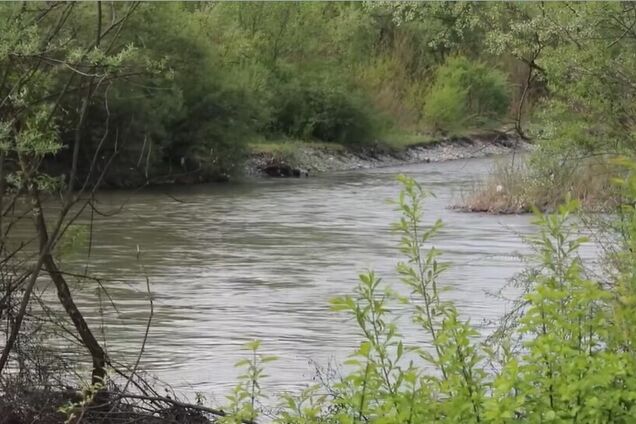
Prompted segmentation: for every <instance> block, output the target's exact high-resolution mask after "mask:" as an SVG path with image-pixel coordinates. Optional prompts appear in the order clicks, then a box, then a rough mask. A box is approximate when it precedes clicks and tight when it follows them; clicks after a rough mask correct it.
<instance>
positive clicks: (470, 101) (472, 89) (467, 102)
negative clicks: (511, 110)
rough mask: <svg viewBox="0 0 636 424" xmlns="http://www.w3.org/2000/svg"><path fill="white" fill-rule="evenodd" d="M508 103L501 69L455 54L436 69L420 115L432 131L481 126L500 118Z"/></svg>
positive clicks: (507, 89) (507, 92)
mask: <svg viewBox="0 0 636 424" xmlns="http://www.w3.org/2000/svg"><path fill="white" fill-rule="evenodd" d="M509 105H510V92H509V86H508V83H507V80H506V77H505V74H504V73H503V72H501V71H498V70H496V69H492V68H489V67H487V65H485V64H483V63H480V62H471V61H469V60H468V59H466V58H463V57H455V58H453V59H450V60H448V61H447V62H446V63H445V64H444V65H442V66H441V67H440V68H439V69H438V70H437V72H436V75H435V82H434V83H433V86H432V87H431V89H430V91H429V93H428V96H427V98H426V103H425V105H424V117H425V119H426V121H427V123H428V124H429V125H431V126H432V127H433V128H434V129H436V130H445V131H451V130H456V129H461V128H466V127H480V128H482V127H487V126H491V125H495V124H496V123H498V122H499V121H501V119H502V118H503V117H504V116H505V114H506V111H507V110H508V107H509Z"/></svg>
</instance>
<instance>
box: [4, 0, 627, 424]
mask: <svg viewBox="0 0 636 424" xmlns="http://www.w3.org/2000/svg"><path fill="white" fill-rule="evenodd" d="M0 21H1V22H2V32H1V33H0V258H1V259H0V293H1V295H2V297H1V299H0V317H1V318H2V320H3V323H4V325H3V329H4V330H3V331H4V336H5V337H4V344H3V346H2V352H1V354H0V376H1V379H0V383H1V385H0V391H1V395H2V396H1V399H0V400H1V403H0V417H1V418H0V419H2V420H4V421H5V422H6V423H12V424H13V423H20V424H21V423H25V422H29V423H30V422H44V423H46V422H63V421H67V422H70V423H79V422H112V423H116V422H132V421H137V422H140V421H141V422H144V421H145V422H175V421H176V422H205V421H204V420H212V421H219V422H254V421H258V420H261V419H263V418H265V419H273V420H277V421H280V422H298V423H311V422H342V423H354V422H355V423H357V422H377V423H382V422H387V423H389V422H390V423H393V422H395V423H401V422H404V423H419V422H449V423H450V422H453V423H454V422H457V423H460V422H462V423H463V422H493V423H494V422H497V423H502V422H528V423H535V422H537V423H539V422H568V423H569V422H582V423H599V422H608V423H622V422H624V423H630V422H633V417H634V416H635V415H636V410H635V406H634V405H635V402H636V380H635V378H634V372H635V370H636V363H635V356H634V343H635V342H636V339H635V335H634V328H636V325H635V324H636V322H635V321H636V308H635V307H634V306H635V305H634V302H636V300H635V299H636V293H634V290H635V288H636V277H635V275H634V270H636V267H635V266H634V265H635V262H634V261H635V258H634V253H633V252H634V248H636V246H635V241H634V240H636V212H635V211H634V202H635V201H636V177H635V176H634V172H635V168H634V165H632V163H633V162H632V160H633V156H634V155H633V153H634V152H633V148H634V145H635V143H634V141H636V140H635V139H634V137H635V135H636V132H635V131H634V126H635V120H634V119H635V118H634V117H635V116H636V114H635V113H634V112H636V111H635V110H634V107H635V105H636V102H634V93H635V90H636V82H635V81H636V74H635V72H636V66H635V65H636V63H635V62H636V55H634V52H635V51H636V49H635V48H634V47H635V46H634V42H635V40H636V32H635V28H636V4H634V3H556V2H555V3H496V4H495V3H492V4H490V3H410V2H395V3H393V2H391V3H276V4H265V3H201V2H197V3H158V4H155V3H139V2H129V3H123V2H122V3H118V2H112V3H105V2H96V3H89V2H86V3H63V2H59V3H57V2H56V3H51V2H47V3H35V2H33V3H29V2H23V3H3V4H1V5H0ZM502 128H503V129H504V130H511V131H514V132H516V133H517V134H518V135H519V136H520V137H522V138H531V139H533V141H534V142H535V143H536V144H537V148H536V150H535V152H533V153H532V154H531V157H530V159H529V161H528V162H527V163H526V165H524V166H525V167H526V168H525V169H526V170H525V171H523V172H520V171H519V170H518V169H517V168H516V167H513V166H508V167H504V168H502V169H503V171H502V172H501V173H499V174H494V175H493V177H492V182H491V183H488V184H486V185H485V186H484V187H485V191H481V192H479V191H478V192H476V193H475V196H474V197H473V198H471V199H469V200H468V204H467V207H468V208H470V209H475V210H491V211H498V210H504V209H505V210H512V211H525V210H528V209H531V208H532V207H537V208H542V209H553V210H554V213H553V214H548V215H541V214H539V213H537V220H538V224H539V233H538V235H537V237H536V238H535V239H533V240H532V243H533V246H535V248H536V253H537V257H536V265H537V266H536V267H534V268H532V269H531V270H529V272H528V273H527V281H526V285H525V286H524V295H523V296H522V298H521V299H520V300H519V303H518V305H517V308H516V309H515V310H514V313H513V314H511V315H510V316H508V317H506V318H507V319H506V321H505V324H506V325H503V326H502V328H501V331H499V332H497V333H496V334H495V335H493V336H492V337H493V338H492V339H491V340H490V342H489V343H488V344H484V343H481V342H480V336H485V335H480V334H479V332H478V330H477V329H476V328H475V327H473V326H472V325H471V324H470V323H469V322H467V321H464V320H463V319H462V318H461V314H460V312H461V311H458V310H457V309H456V308H455V307H454V305H453V304H452V303H450V302H447V301H446V300H445V299H444V294H443V292H441V291H440V290H439V287H438V279H439V277H440V275H441V273H442V272H443V271H444V269H445V266H444V265H443V263H441V262H439V252H438V251H436V250H435V249H428V250H427V248H428V246H429V244H430V242H431V241H432V240H433V236H434V234H435V232H436V231H437V230H438V229H439V228H440V225H441V224H436V225H434V226H433V227H432V228H422V227H421V223H420V219H421V213H422V205H421V202H422V200H423V198H424V197H425V193H424V192H423V191H422V189H421V188H420V187H419V186H418V185H417V184H416V183H415V182H414V181H412V180H410V179H408V178H404V179H403V180H402V183H403V186H404V188H403V192H402V195H401V196H400V198H399V201H398V206H399V210H400V211H401V214H402V219H401V220H400V222H399V223H398V225H397V227H396V229H397V231H399V232H400V233H401V234H402V235H403V239H402V242H401V248H402V251H403V253H404V254H405V262H404V263H401V264H399V265H398V267H397V271H398V273H399V274H400V275H401V277H402V280H403V283H404V284H405V286H406V287H408V288H409V289H410V290H411V291H412V293H411V295H409V296H406V297H404V296H398V295H397V294H396V293H395V292H393V291H392V290H391V289H390V288H387V287H384V286H383V285H382V283H381V280H380V279H379V277H378V276H376V275H375V274H373V273H369V274H365V275H363V276H362V277H361V282H360V285H359V287H358V288H357V289H356V292H355V294H354V295H353V296H351V297H344V298H340V299H337V300H335V301H334V304H333V306H334V309H336V310H337V311H341V312H347V313H349V315H350V316H351V317H352V318H353V319H355V321H356V322H357V323H358V325H359V327H360V331H361V336H362V339H363V342H362V343H361V345H360V348H359V349H358V350H357V351H356V352H355V353H354V355H353V356H352V357H351V359H350V360H349V361H348V362H347V367H348V368H347V372H346V373H345V375H344V376H343V377H342V378H336V379H335V380H333V381H329V382H327V384H325V385H324V386H318V387H312V388H308V389H307V390H306V391H304V392H302V393H301V394H299V395H298V394H295V395H294V394H291V395H288V396H285V397H284V398H283V404H282V405H281V406H280V407H279V408H278V409H276V410H275V411H274V412H273V413H272V414H270V415H272V416H270V417H263V413H262V411H261V409H262V408H260V406H259V405H260V404H259V399H260V398H262V396H263V395H264V393H262V390H261V388H260V384H259V382H260V380H261V378H262V377H263V372H264V368H265V364H266V363H267V362H268V361H270V360H273V359H274V358H271V357H267V356H263V355H260V354H259V352H258V343H254V344H252V345H251V346H250V348H251V349H252V355H251V359H249V360H247V361H244V362H241V363H240V365H241V366H244V367H245V370H246V371H245V373H244V375H243V376H242V377H241V382H240V384H239V386H238V387H237V389H236V390H235V391H234V392H233V393H232V394H231V396H230V397H229V404H228V405H227V406H226V407H224V408H223V409H217V408H212V407H207V406H205V405H203V404H204V400H203V399H202V398H201V399H197V402H195V404H187V403H184V402H180V401H178V400H176V399H175V397H174V396H165V395H161V394H159V393H157V390H156V388H155V387H154V386H153V385H152V383H151V382H150V380H149V379H146V378H145V377H144V375H143V373H142V372H141V370H140V369H139V363H140V358H141V356H142V355H143V351H144V349H143V347H142V349H141V350H140V352H139V357H138V358H137V360H136V361H135V362H134V363H133V364H121V363H119V362H118V360H117V358H111V357H110V356H109V355H108V352H107V350H106V349H105V348H104V346H103V344H102V342H100V340H99V338H98V337H97V336H96V333H95V329H94V328H92V327H91V326H90V325H89V324H88V322H87V320H86V319H85V316H84V315H83V313H82V311H80V308H78V306H77V305H76V303H75V301H74V297H73V290H72V289H71V287H73V285H72V284H69V283H71V282H73V283H74V282H78V283H81V284H90V285H92V286H93V287H98V286H100V284H101V282H100V279H99V278H96V277H94V276H92V275H91V273H90V272H89V268H88V267H87V268H86V270H85V272H83V273H81V274H77V273H71V272H69V271H68V270H66V269H65V266H64V261H63V259H64V254H65V252H66V251H67V250H68V249H76V248H78V246H79V245H81V243H82V242H86V244H87V245H88V246H89V247H88V250H89V251H90V249H91V246H92V245H91V243H92V242H93V239H92V237H91V231H92V225H88V226H86V225H79V223H78V221H77V219H78V217H79V216H81V215H82V214H89V215H91V216H93V215H94V214H100V213H103V212H102V211H101V210H100V209H99V204H98V203H97V202H96V200H95V193H96V191H97V190H98V189H99V188H100V187H101V186H103V185H104V184H110V185H114V186H139V185H144V184H151V183H154V182H165V181H183V182H196V181H205V180H211V179H226V178H227V176H228V175H231V174H232V173H233V172H235V170H236V169H238V168H239V164H240V163H241V161H242V159H243V158H244V157H245V154H246V152H247V151H249V149H250V148H254V147H253V146H254V145H256V146H259V148H260V149H263V148H267V147H266V146H267V145H268V143H273V144H278V143H279V141H280V140H281V139H292V140H297V141H296V142H300V143H311V142H316V141H319V142H321V143H327V145H331V144H333V145H344V146H347V147H346V148H360V147H361V146H375V145H378V144H384V145H388V146H389V148H397V149H399V148H402V147H404V146H405V145H408V144H410V143H413V142H414V140H415V142H422V141H426V140H434V139H435V138H436V137H446V136H452V135H466V134H471V133H475V132H478V133H483V132H486V131H492V130H501V129H502ZM420 137H421V138H420ZM338 148H340V147H338ZM620 156H625V157H626V158H627V159H621V160H619V159H617V158H618V157H620ZM517 163H518V161H517ZM590 164H591V165H590ZM584 167H586V168H584ZM590 169H592V170H595V169H603V170H604V171H603V172H590V171H589V170H590ZM502 175H506V176H507V179H506V180H502ZM489 188H492V189H493V190H494V193H493V192H492V191H488V189H489ZM593 190H595V191H593ZM570 197H574V198H575V199H574V200H573V199H572V198H570ZM577 200H580V202H578V201H577ZM475 202H482V203H475ZM579 203H583V204H585V205H586V206H592V207H594V206H598V205H599V204H600V205H602V206H604V207H605V208H606V209H608V210H610V211H613V212H614V213H613V215H612V216H615V217H616V219H615V220H614V221H613V222H612V224H611V225H610V228H609V229H610V232H611V240H612V243H611V245H609V246H607V252H605V254H606V261H605V262H606V264H605V267H604V269H602V271H603V273H602V276H603V277H592V276H593V275H594V274H592V273H589V272H588V270H587V268H586V267H585V264H583V263H582V261H581V260H580V259H579V258H578V256H577V249H578V247H579V246H580V245H581V243H583V241H584V239H582V238H581V237H579V236H578V235H577V232H576V220H575V219H574V220H573V219H571V218H572V217H573V216H574V215H575V213H576V211H578V210H579V206H578V205H579ZM471 205H472V206H471ZM493 205H495V206H493ZM498 205H503V206H501V207H500V206H498ZM91 222H92V221H91ZM137 260H138V261H139V264H140V268H141V269H142V271H143V269H144V268H143V255H142V252H141V250H140V251H139V252H138V257H137ZM38 284H50V285H51V287H53V288H54V290H55V293H56V295H57V300H55V301H53V300H52V299H51V298H46V297H44V296H42V295H41V293H39V292H38V290H36V288H37V287H38ZM100 293H101V292H100ZM148 300H149V319H148V328H150V326H151V324H152V317H153V302H152V294H151V293H150V285H149V284H148ZM393 302H404V303H405V304H407V305H408V306H409V307H410V308H411V311H412V318H413V320H414V321H415V322H417V323H418V324H420V325H421V327H422V331H423V332H424V334H426V337H427V338H428V339H429V342H430V346H428V347H425V346H406V345H405V344H404V343H403V342H401V340H400V336H399V328H398V325H397V323H396V321H395V317H394V316H393V315H392V314H391V305H392V303H393ZM58 336H59V337H62V336H63V337H69V338H72V339H74V340H77V341H78V342H79V344H80V345H81V347H82V349H83V350H82V352H66V353H67V355H59V351H58V350H57V349H56V348H55V343H53V340H54V339H55V338H56V337H58ZM146 336H147V333H146ZM86 353H88V355H85V354H86ZM69 355H77V356H69ZM82 356H88V357H89V358H90V365H89V368H90V372H91V376H90V382H89V383H87V388H86V390H85V391H84V392H83V393H81V394H77V393H74V391H73V390H71V391H70V392H69V391H68V390H66V387H67V385H68V384H72V385H76V384H78V377H77V375H78V374H80V375H81V376H83V374H84V365H78V363H79V364H81V362H77V361H75V359H77V358H79V357H82ZM80 380H83V378H81V379H80Z"/></svg>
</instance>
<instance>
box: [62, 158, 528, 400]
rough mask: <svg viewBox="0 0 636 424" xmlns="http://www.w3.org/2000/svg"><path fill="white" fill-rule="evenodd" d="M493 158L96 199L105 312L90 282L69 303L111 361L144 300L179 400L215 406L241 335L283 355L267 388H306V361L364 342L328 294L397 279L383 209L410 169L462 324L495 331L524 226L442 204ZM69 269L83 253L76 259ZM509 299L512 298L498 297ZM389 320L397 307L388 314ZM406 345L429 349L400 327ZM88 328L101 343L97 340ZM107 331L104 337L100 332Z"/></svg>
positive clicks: (164, 371) (156, 365)
mask: <svg viewBox="0 0 636 424" xmlns="http://www.w3.org/2000/svg"><path fill="white" fill-rule="evenodd" d="M492 163H493V162H492V159H471V160H457V161H450V162H443V163H427V164H417V165H404V166H397V167H389V168H379V169H370V170H359V171H354V172H344V173H337V174H332V175H324V176H315V177H311V178H305V179H284V180H283V179H266V180H255V181H248V182H244V183H235V184H228V185H201V186H190V187H183V186H181V187H169V188H153V189H149V190H145V191H141V192H134V193H132V192H123V191H121V192H120V191H113V192H103V193H101V194H100V196H99V201H100V208H101V209H102V210H103V211H112V210H114V209H115V208H117V207H119V206H121V205H122V204H123V205H124V207H123V208H122V210H121V211H120V212H119V213H117V214H116V215H114V216H112V217H108V218H106V217H99V216H97V215H96V217H95V223H94V235H93V246H94V248H93V249H92V252H91V256H90V258H89V259H88V262H89V266H90V268H91V269H92V270H93V272H95V273H96V274H98V275H102V276H105V277H106V276H107V277H109V278H113V279H121V280H123V281H110V282H105V283H104V285H105V287H106V288H107V290H108V292H109V295H110V296H111V297H112V299H113V301H114V303H115V305H116V307H117V310H115V309H114V308H113V307H112V306H111V305H110V304H109V302H108V300H107V299H106V298H105V296H102V300H103V302H102V307H101V308H102V309H103V313H102V314H100V313H99V312H98V311H99V310H100V304H99V302H98V301H97V299H98V296H96V292H97V289H96V285H95V284H91V283H84V287H83V290H81V291H79V292H78V294H77V303H78V306H79V307H80V308H81V309H82V310H83V311H84V312H85V313H86V314H87V315H88V316H89V320H90V323H91V324H92V325H93V326H94V327H100V326H101V325H102V324H103V333H104V335H105V337H106V339H107V347H108V350H109V352H110V354H111V356H113V357H117V358H119V359H122V358H123V359H125V360H127V361H128V362H129V363H132V362H134V360H135V357H136V355H137V353H138V351H139V348H140V345H141V343H142V339H143V334H144V330H145V326H146V321H147V317H148V311H149V304H148V295H147V292H146V288H145V280H144V277H143V275H144V272H142V271H141V266H140V262H139V261H138V260H137V248H138V246H139V249H140V252H141V262H142V263H143V266H144V267H145V274H147V276H148V278H149V281H150V285H151V290H152V295H153V298H154V307H155V314H154V318H153V321H152V326H151V329H150V334H149V337H148V341H147V345H146V350H145V353H144V355H143V357H142V360H141V366H142V367H143V368H144V369H145V370H147V371H149V372H150V373H152V374H155V375H157V376H158V377H160V378H161V379H162V380H164V381H166V382H169V383H170V384H171V385H172V386H173V387H174V388H175V389H176V390H177V391H183V392H186V393H193V392H202V393H204V394H206V396H208V398H211V399H217V400H218V399H221V400H222V399H223V394H224V393H227V391H228V390H229V389H230V388H231V387H232V386H233V385H234V382H235V380H236V376H237V370H236V369H235V368H234V367H233V364H234V363H235V362H236V361H237V360H238V359H240V358H242V357H243V356H245V352H244V351H243V350H242V346H243V345H244V344H245V343H246V342H247V341H249V340H252V339H259V340H261V341H262V350H263V352H265V353H268V354H274V355H277V356H278V357H279V359H278V361H276V362H273V363H270V364H268V367H267V371H268V372H267V374H268V375H269V377H268V378H267V379H266V380H265V383H266V386H267V387H268V388H269V390H273V391H275V392H277V391H281V390H285V389H294V388H298V387H299V386H302V385H304V384H306V383H308V382H310V381H311V380H312V378H313V377H314V374H315V371H314V365H313V364H314V363H316V364H319V365H326V364H328V363H329V362H331V361H335V362H341V361H342V360H343V359H345V358H346V357H347V355H348V354H349V353H350V352H352V350H353V349H354V348H355V347H356V345H357V344H358V342H359V340H360V338H359V336H358V333H357V330H356V326H355V325H354V323H353V322H351V321H349V320H347V319H346V317H344V316H342V315H340V314H336V313H333V312H331V311H330V310H329V304H328V302H329V299H331V298H332V297H334V296H336V295H341V294H347V293H351V292H352V290H353V289H354V287H355V285H356V282H357V274H358V273H359V272H362V271H365V270H367V269H373V270H375V271H376V272H377V273H378V274H379V275H380V276H382V277H383V279H384V280H385V282H386V284H393V285H398V284H399V283H398V280H397V278H396V273H395V271H394V268H395V264H396V262H397V261H398V260H399V259H400V254H399V252H398V250H397V248H396V243H397V236H396V235H395V234H393V233H392V232H391V230H390V229H389V226H390V224H391V223H392V222H394V221H395V220H396V219H397V218H398V214H397V212H396V211H395V210H394V205H391V204H389V203H388V202H387V200H388V199H394V198H395V197H396V196H397V194H398V191H399V185H398V183H397V182H396V176H397V175H398V174H400V173H404V174H408V175H410V176H412V177H414V178H415V179H417V181H419V182H420V183H421V184H423V185H424V186H425V187H426V188H427V189H429V190H430V191H432V192H433V193H434V194H435V197H431V198H429V199H428V200H427V202H426V213H425V222H427V223H431V222H433V221H434V220H435V219H437V218H441V219H443V221H444V223H445V226H444V228H443V230H442V231H441V232H440V233H439V235H438V236H437V237H436V238H435V240H434V244H435V246H436V247H437V248H439V249H440V250H441V251H442V252H443V256H442V260H444V261H447V262H450V263H451V264H452V267H451V268H450V270H449V271H447V273H446V274H445V275H444V276H443V278H442V285H443V286H445V287H448V288H450V289H451V290H450V291H448V292H447V293H445V294H444V295H445V296H448V298H452V299H453V300H455V301H456V303H457V306H458V308H459V310H460V311H461V313H462V315H463V316H464V317H466V318H470V319H471V320H472V322H473V323H475V324H476V325H478V326H479V327H481V328H482V329H483V330H484V331H486V332H487V331H489V329H491V328H492V326H493V325H494V324H493V323H492V322H491V321H492V320H495V319H497V318H498V317H499V316H501V315H502V314H503V313H504V312H505V311H506V307H507V306H508V305H507V304H506V302H504V301H502V300H501V299H498V298H496V297H493V296H491V295H489V294H488V293H492V292H497V291H498V290H500V289H501V288H503V287H504V286H505V285H506V282H507V281H508V280H509V279H510V278H511V277H512V276H513V275H515V274H516V273H517V272H519V271H520V270H521V269H522V267H523V264H522V262H521V261H520V259H519V258H518V257H517V254H519V253H524V252H527V251H528V249H527V247H526V246H525V245H524V243H523V241H522V240H521V238H520V235H521V234H527V233H529V232H531V231H532V230H533V228H532V224H531V222H530V221H531V217H529V216H527V215H522V216H514V215H510V216H493V215H486V214H468V213H460V212H456V211H452V210H449V209H448V208H447V207H448V205H449V204H451V203H453V202H454V201H457V200H458V199H459V197H460V195H461V193H462V191H465V190H467V189H469V188H470V187H472V186H473V184H475V182H476V181H478V180H479V178H480V177H482V176H483V175H484V174H485V173H486V172H487V171H488V170H489V169H490V166H491V165H492ZM67 261H71V262H75V263H77V264H79V263H83V262H85V261H86V258H85V257H80V256H78V255H75V256H72V257H70V258H68V259H67ZM507 292H508V294H513V293H514V290H512V289H511V290H507ZM398 312H399V308H398ZM402 324H403V325H402V328H401V331H402V332H403V333H404V335H405V339H406V340H407V342H409V343H424V344H425V343H427V339H426V336H425V334H424V333H423V332H422V331H420V330H418V329H417V328H416V327H415V326H414V325H412V324H410V323H409V321H408V320H404V319H403V320H402ZM98 333H100V334H101V333H102V332H101V331H98ZM100 337H101V336H100Z"/></svg>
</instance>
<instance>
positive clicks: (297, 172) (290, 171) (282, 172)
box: [263, 164, 309, 178]
mask: <svg viewBox="0 0 636 424" xmlns="http://www.w3.org/2000/svg"><path fill="white" fill-rule="evenodd" d="M263 172H264V173H265V174H267V175H268V176H270V177H283V178H285V177H295V178H300V177H308V176H309V171H305V170H303V169H299V168H292V167H291V166H289V165H286V164H281V165H268V166H266V167H265V168H263Z"/></svg>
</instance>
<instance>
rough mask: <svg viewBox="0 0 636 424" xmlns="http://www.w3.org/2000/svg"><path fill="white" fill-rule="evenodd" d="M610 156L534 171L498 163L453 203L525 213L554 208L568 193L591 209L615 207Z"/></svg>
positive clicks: (470, 208) (490, 210) (467, 208)
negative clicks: (478, 182)
mask: <svg viewBox="0 0 636 424" xmlns="http://www.w3.org/2000/svg"><path fill="white" fill-rule="evenodd" d="M616 176H617V175H616V168H615V166H612V164H611V160H610V158H609V157H590V158H585V159H580V160H576V161H574V160H573V161H569V162H567V163H563V164H562V166H560V167H559V169H557V170H553V171H550V172H546V171H544V172H537V171H535V170H533V169H532V168H530V167H529V166H528V165H526V164H525V163H521V164H519V161H517V164H516V165H515V164H512V163H511V162H502V161H500V162H497V163H496V164H495V167H494V168H493V170H492V171H491V173H490V174H489V175H488V177H486V178H485V179H484V180H483V181H482V182H481V183H480V184H478V185H477V186H476V187H475V188H474V189H473V190H472V192H470V193H468V194H467V195H466V196H464V198H463V199H462V200H461V202H460V204H458V205H455V208H456V209H460V210H465V211H469V212H488V213H499V214H516V213H526V212H530V211H532V210H533V209H535V208H536V209H539V210H541V211H553V210H555V209H556V207H557V206H558V205H559V204H562V203H563V202H564V201H565V199H566V198H567V197H568V196H570V197H572V198H574V199H577V200H579V201H580V202H581V204H582V205H583V207H584V208H585V209H587V210H590V211H607V210H610V209H612V208H613V207H615V206H616V205H617V203H618V201H619V196H618V192H617V188H616V186H615V184H613V182H612V179H613V178H614V177H616Z"/></svg>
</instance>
